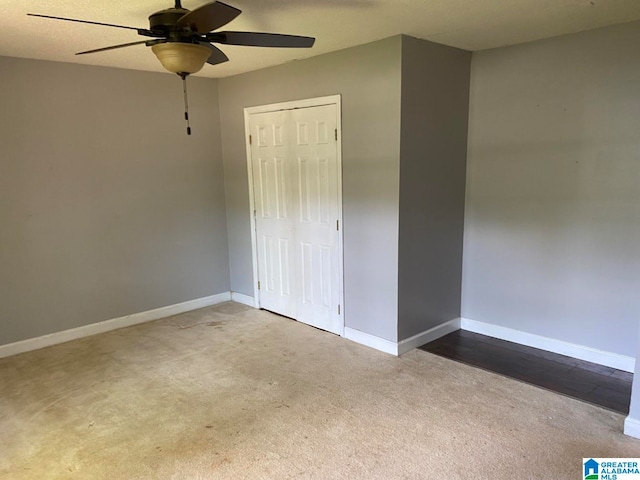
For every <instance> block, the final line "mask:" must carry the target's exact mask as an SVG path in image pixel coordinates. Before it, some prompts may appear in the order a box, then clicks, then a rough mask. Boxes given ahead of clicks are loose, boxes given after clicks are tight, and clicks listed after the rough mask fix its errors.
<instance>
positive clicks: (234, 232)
mask: <svg viewBox="0 0 640 480" xmlns="http://www.w3.org/2000/svg"><path fill="white" fill-rule="evenodd" d="M400 55H401V37H399V36H398V37H393V38H390V39H386V40H382V41H379V42H375V43H371V44H367V45H363V46H360V47H354V48H350V49H347V50H343V51H339V52H334V53H330V54H327V55H321V56H318V57H314V58H311V59H307V60H303V61H298V62H292V63H288V64H285V65H281V66H277V67H273V68H268V69H264V70H259V71H256V72H251V73H247V74H243V75H238V76H235V77H229V78H225V79H222V80H220V82H219V93H220V116H221V118H223V119H224V122H223V123H222V141H223V156H224V170H225V187H226V192H227V195H226V199H227V217H228V229H229V259H230V270H231V289H232V290H233V291H235V292H239V293H243V294H245V295H250V296H253V279H252V276H253V272H252V266H251V265H252V264H251V258H252V256H251V237H250V228H249V222H250V218H249V192H248V183H247V182H248V179H247V158H246V150H245V139H244V117H243V109H244V108H245V107H250V106H257V105H266V104H271V103H278V102H284V101H290V100H297V99H303V98H312V97H319V96H325V95H335V94H340V95H342V126H343V137H342V138H343V150H342V161H343V172H342V173H343V216H344V231H343V233H344V255H345V265H344V273H345V275H344V284H345V305H344V312H345V323H346V326H347V327H351V328H354V329H357V330H360V331H363V332H366V333H369V334H372V335H375V336H378V337H382V338H385V339H387V340H391V341H396V339H397V260H398V246H397V245H398V181H399V180H398V177H399V150H400Z"/></svg>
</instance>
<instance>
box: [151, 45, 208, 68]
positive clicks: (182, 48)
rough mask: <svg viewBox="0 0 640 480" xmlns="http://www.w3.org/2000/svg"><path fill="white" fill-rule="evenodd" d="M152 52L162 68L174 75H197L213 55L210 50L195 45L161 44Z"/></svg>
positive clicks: (153, 47)
mask: <svg viewBox="0 0 640 480" xmlns="http://www.w3.org/2000/svg"><path fill="white" fill-rule="evenodd" d="M151 50H152V51H153V53H154V54H155V56H156V57H158V60H160V63H161V64H162V66H163V67H164V68H166V69H167V70H169V71H170V72H172V73H196V72H198V71H200V70H201V69H202V67H204V64H205V62H206V61H207V59H208V58H209V56H210V55H211V50H210V49H208V48H207V47H204V46H202V45H196V44H195V43H181V42H167V43H159V44H157V45H153V46H152V47H151Z"/></svg>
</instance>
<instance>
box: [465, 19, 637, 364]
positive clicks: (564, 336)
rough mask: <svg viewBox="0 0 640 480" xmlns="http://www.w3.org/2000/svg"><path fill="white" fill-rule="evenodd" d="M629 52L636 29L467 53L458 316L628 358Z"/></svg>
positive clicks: (633, 301)
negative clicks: (469, 77)
mask: <svg viewBox="0 0 640 480" xmlns="http://www.w3.org/2000/svg"><path fill="white" fill-rule="evenodd" d="M638 45H640V23H638V22H636V23H631V24H625V25H619V26H615V27H610V28H604V29H599V30H593V31H590V32H584V33H579V34H574V35H567V36H563V37H558V38H554V39H549V40H544V41H539V42H534V43H529V44H525V45H520V46H514V47H509V48H501V49H496V50H491V51H486V52H479V53H476V54H474V55H473V61H472V81H471V104H470V131H469V156H468V167H467V169H468V183H467V207H466V223H465V244H464V248H465V250H464V279H463V302H462V315H463V316H464V317H468V318H471V319H473V320H479V321H482V322H488V323H492V324H496V325H501V326H504V327H510V328H514V329H516V330H522V331H525V332H529V333H533V334H537V335H543V336H546V337H551V338H555V339H559V340H563V341H567V342H572V343H575V344H581V345H585V346H589V347H593V348H597V349H602V350H605V351H609V352H614V353H618V354H622V355H628V356H635V355H636V340H637V331H638V320H639V319H640V294H639V293H638V292H639V291H640V62H639V61H638V60H639V57H638Z"/></svg>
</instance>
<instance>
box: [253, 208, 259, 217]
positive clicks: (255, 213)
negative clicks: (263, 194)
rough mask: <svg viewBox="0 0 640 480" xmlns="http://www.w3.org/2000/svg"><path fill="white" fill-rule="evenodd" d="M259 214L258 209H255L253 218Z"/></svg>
mask: <svg viewBox="0 0 640 480" xmlns="http://www.w3.org/2000/svg"><path fill="white" fill-rule="evenodd" d="M257 215H258V213H257V211H256V210H254V211H253V218H256V216H257Z"/></svg>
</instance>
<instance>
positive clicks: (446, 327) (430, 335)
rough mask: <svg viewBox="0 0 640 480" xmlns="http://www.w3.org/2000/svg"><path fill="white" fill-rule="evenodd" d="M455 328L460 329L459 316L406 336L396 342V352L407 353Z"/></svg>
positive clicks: (453, 330)
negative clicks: (411, 335)
mask: <svg viewBox="0 0 640 480" xmlns="http://www.w3.org/2000/svg"><path fill="white" fill-rule="evenodd" d="M456 330H460V318H454V319H453V320H449V321H448V322H446V323H443V324H441V325H438V326H436V327H433V328H430V329H429V330H426V331H424V332H422V333H419V334H417V335H414V336H413V337H410V338H407V339H406V340H402V341H401V342H399V343H398V354H399V355H402V354H403V353H407V352H408V351H409V350H413V349H414V348H418V347H420V346H422V345H424V344H425V343H429V342H433V341H434V340H437V339H439V338H440V337H444V336H445V335H448V334H450V333H451V332H455V331H456Z"/></svg>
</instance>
